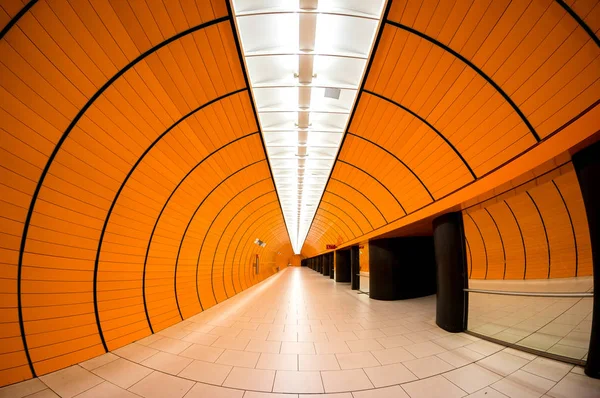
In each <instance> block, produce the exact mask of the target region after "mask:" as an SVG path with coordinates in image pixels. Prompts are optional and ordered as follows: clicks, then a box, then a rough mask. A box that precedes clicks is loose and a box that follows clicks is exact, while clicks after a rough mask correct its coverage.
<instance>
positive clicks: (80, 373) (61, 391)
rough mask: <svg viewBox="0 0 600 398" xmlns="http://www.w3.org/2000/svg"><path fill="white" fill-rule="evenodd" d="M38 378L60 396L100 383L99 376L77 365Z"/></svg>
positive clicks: (67, 396)
mask: <svg viewBox="0 0 600 398" xmlns="http://www.w3.org/2000/svg"><path fill="white" fill-rule="evenodd" d="M40 379H41V380H42V381H43V382H44V384H46V385H47V386H48V387H50V388H51V389H52V391H54V392H56V393H57V394H58V395H60V396H61V397H65V398H69V397H74V396H75V395H77V394H80V393H82V392H84V391H86V390H89V389H90V388H92V387H94V386H96V385H98V384H100V383H102V382H103V381H104V380H102V379H101V378H100V377H98V376H96V375H95V374H93V373H91V372H89V371H87V370H85V369H83V368H82V367H80V366H78V365H74V366H70V367H68V368H65V369H62V370H59V371H58V372H53V373H49V374H47V375H44V376H41V377H40Z"/></svg>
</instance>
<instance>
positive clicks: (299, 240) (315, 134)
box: [234, 0, 385, 253]
mask: <svg viewBox="0 0 600 398" xmlns="http://www.w3.org/2000/svg"><path fill="white" fill-rule="evenodd" d="M384 3H385V0H235V1H234V8H235V14H236V24H237V26H238V32H239V35H240V40H241V44H242V50H243V53H244V60H245V63H246V68H247V71H248V77H249V80H250V84H251V86H252V93H253V97H254V102H255V105H256V109H257V112H258V118H259V122H260V125H261V131H262V134H263V139H264V142H265V145H266V147H267V156H268V157H269V162H270V164H271V169H272V172H273V179H274V180H275V187H276V188H277V192H278V195H279V199H280V202H281V208H282V210H283V214H284V218H285V221H286V224H287V228H288V233H289V235H290V240H291V242H292V246H293V249H294V252H295V253H300V251H301V249H302V245H303V244H304V240H305V239H306V235H307V234H308V229H309V227H310V225H311V223H312V220H313V218H314V216H315V212H316V210H317V208H318V206H319V201H320V199H321V196H322V195H323V191H324V189H325V186H326V184H327V179H328V178H329V175H330V173H331V169H332V167H333V164H334V162H335V159H336V156H337V153H338V151H339V147H340V144H341V142H342V138H343V134H344V132H345V131H346V128H347V125H348V121H349V118H350V114H351V112H352V109H353V108H354V104H355V102H356V97H357V94H358V89H359V87H360V85H361V82H362V79H363V76H364V73H365V68H366V65H367V59H368V57H369V55H370V53H371V51H372V48H373V42H374V40H375V34H376V32H377V28H378V26H379V23H380V19H381V14H382V12H383V6H384ZM332 243H334V242H332Z"/></svg>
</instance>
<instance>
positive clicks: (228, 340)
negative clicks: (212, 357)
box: [212, 336, 250, 351]
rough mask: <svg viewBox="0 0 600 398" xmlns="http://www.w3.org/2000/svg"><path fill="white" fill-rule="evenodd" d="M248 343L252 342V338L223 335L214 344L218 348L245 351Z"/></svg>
mask: <svg viewBox="0 0 600 398" xmlns="http://www.w3.org/2000/svg"><path fill="white" fill-rule="evenodd" d="M248 343H250V339H242V338H236V337H229V336H221V337H219V338H218V339H217V340H216V341H215V342H214V343H212V346H213V347H218V348H225V349H227V350H240V351H243V350H244V349H245V348H246V346H247V345H248Z"/></svg>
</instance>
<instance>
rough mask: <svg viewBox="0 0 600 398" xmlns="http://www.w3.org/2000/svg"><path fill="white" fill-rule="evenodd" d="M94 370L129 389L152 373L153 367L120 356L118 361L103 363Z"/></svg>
mask: <svg viewBox="0 0 600 398" xmlns="http://www.w3.org/2000/svg"><path fill="white" fill-rule="evenodd" d="M157 355H158V354H157ZM92 372H93V373H95V374H96V375H98V376H100V377H102V378H103V379H104V380H107V381H110V382H111V383H113V384H115V385H117V386H119V387H121V388H125V389H127V388H129V387H131V386H132V385H134V384H135V383H137V382H138V381H140V380H142V379H143V378H144V377H146V376H148V375H149V374H150V373H152V369H148V368H147V367H145V366H142V365H139V364H137V363H134V362H130V361H128V360H126V359H122V358H120V359H117V360H116V361H112V362H110V363H107V364H106V365H102V366H100V367H99V368H96V369H94V370H93V371H92Z"/></svg>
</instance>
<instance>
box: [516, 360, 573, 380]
mask: <svg viewBox="0 0 600 398" xmlns="http://www.w3.org/2000/svg"><path fill="white" fill-rule="evenodd" d="M571 369H573V365H569V364H566V363H564V362H558V361H553V360H551V359H546V358H536V359H534V360H533V361H531V362H530V363H528V364H527V365H525V366H523V367H522V368H521V370H524V371H526V372H529V373H533V374H534V375H536V376H541V377H544V378H546V379H550V380H553V381H560V380H561V379H562V378H563V377H565V375H566V374H567V373H569V372H570V371H571Z"/></svg>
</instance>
